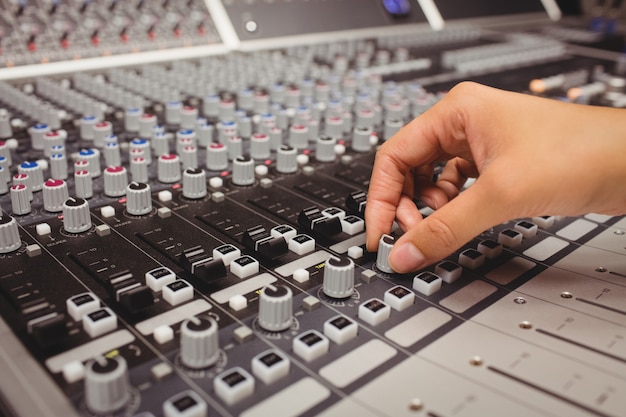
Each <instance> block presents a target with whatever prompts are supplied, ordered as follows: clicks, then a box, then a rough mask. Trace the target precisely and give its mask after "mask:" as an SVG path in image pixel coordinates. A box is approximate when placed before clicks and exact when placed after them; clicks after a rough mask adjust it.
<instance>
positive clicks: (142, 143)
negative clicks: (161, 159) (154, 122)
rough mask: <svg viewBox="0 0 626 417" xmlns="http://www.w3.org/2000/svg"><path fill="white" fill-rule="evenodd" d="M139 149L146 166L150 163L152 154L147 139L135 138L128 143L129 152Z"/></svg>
mask: <svg viewBox="0 0 626 417" xmlns="http://www.w3.org/2000/svg"><path fill="white" fill-rule="evenodd" d="M133 149H140V150H141V151H143V152H142V154H141V156H143V157H144V158H146V161H148V164H151V163H152V152H151V150H150V142H149V141H148V140H147V139H142V138H135V139H133V140H132V141H131V142H130V150H131V151H132V150H133Z"/></svg>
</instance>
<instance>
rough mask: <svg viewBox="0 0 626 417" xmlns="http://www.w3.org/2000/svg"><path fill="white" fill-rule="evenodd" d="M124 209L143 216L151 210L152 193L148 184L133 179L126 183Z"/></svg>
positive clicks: (134, 214)
mask: <svg viewBox="0 0 626 417" xmlns="http://www.w3.org/2000/svg"><path fill="white" fill-rule="evenodd" d="M126 210H127V211H128V213H130V214H132V215H133V216H143V215H144V214H148V213H150V212H151V211H152V195H151V193H150V186H149V185H148V184H146V183H144V182H135V181H133V182H131V183H130V184H128V186H127V187H126Z"/></svg>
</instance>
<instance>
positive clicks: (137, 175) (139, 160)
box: [130, 156, 148, 182]
mask: <svg viewBox="0 0 626 417" xmlns="http://www.w3.org/2000/svg"><path fill="white" fill-rule="evenodd" d="M130 176H131V178H132V180H133V181H135V182H148V162H147V161H146V158H144V157H143V156H138V157H136V158H132V159H131V160H130Z"/></svg>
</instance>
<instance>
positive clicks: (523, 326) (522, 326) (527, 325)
mask: <svg viewBox="0 0 626 417" xmlns="http://www.w3.org/2000/svg"><path fill="white" fill-rule="evenodd" d="M519 327H520V329H525V330H528V329H532V328H533V325H532V324H530V322H529V321H526V320H524V321H523V322H521V323H520V324H519Z"/></svg>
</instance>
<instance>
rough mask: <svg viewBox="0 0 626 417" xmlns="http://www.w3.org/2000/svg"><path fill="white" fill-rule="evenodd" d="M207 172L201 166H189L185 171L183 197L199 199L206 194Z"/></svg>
mask: <svg viewBox="0 0 626 417" xmlns="http://www.w3.org/2000/svg"><path fill="white" fill-rule="evenodd" d="M206 194H207V190H206V173H205V172H204V170H203V169H200V168H187V169H186V170H185V172H183V197H185V198H190V199H198V198H202V197H204V196H206Z"/></svg>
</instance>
